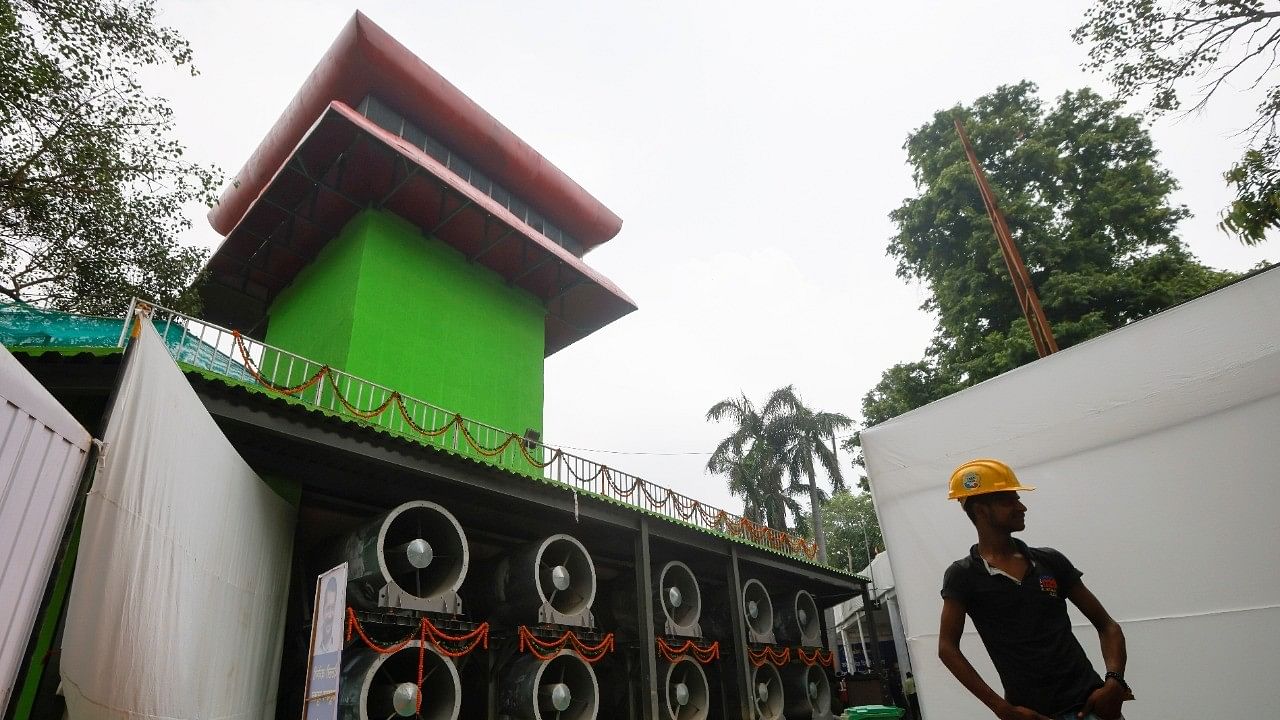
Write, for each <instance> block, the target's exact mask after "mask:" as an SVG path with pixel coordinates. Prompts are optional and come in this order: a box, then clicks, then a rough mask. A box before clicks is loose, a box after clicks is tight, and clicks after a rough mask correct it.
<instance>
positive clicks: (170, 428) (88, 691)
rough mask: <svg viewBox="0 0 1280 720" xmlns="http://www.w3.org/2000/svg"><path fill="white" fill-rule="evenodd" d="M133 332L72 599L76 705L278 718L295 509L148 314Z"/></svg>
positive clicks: (90, 713) (124, 713)
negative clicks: (217, 418)
mask: <svg viewBox="0 0 1280 720" xmlns="http://www.w3.org/2000/svg"><path fill="white" fill-rule="evenodd" d="M134 343H135V345H134V347H133V348H132V349H131V350H130V355H129V357H128V359H127V361H126V363H125V368H124V370H123V378H122V380H121V384H120V388H119V392H118V395H117V397H116V400H115V403H114V405H113V406H112V408H111V416H110V421H109V423H108V425H107V431H106V437H105V438H104V442H105V448H104V451H103V455H104V457H103V462H102V465H100V467H99V470H98V473H97V476H96V477H95V479H94V482H93V486H92V489H91V490H90V492H89V496H88V501H87V504H86V508H85V518H84V529H83V532H82V534H81V540H80V550H79V554H78V556H77V559H76V575H75V580H74V581H73V582H72V587H71V598H70V604H69V607H68V610H67V622H66V631H65V636H64V639H63V646H62V681H63V690H64V692H65V693H66V697H67V708H68V711H69V714H70V717H71V718H72V720H89V719H95V720H96V719H98V718H157V719H159V718H164V719H170V718H183V719H186V720H196V719H197V718H199V719H200V720H219V719H224V718H253V719H254V720H257V719H258V718H267V717H272V716H274V714H275V702H276V699H275V694H276V681H277V677H278V674H279V667H280V648H281V638H282V631H283V626H284V611H285V593H286V590H287V585H288V579H289V558H290V555H291V552H292V542H293V524H294V518H295V512H294V510H293V508H292V507H291V506H290V505H289V504H288V503H287V502H285V500H283V499H282V498H280V497H279V496H277V495H276V494H275V493H273V492H272V491H271V490H270V489H269V488H268V487H267V485H266V484H265V483H264V482H263V481H262V480H261V479H260V478H258V476H257V475H255V474H254V473H253V471H252V470H250V469H249V466H248V465H246V464H245V462H244V460H242V459H241V458H240V456H239V455H237V454H236V452H235V450H234V449H233V448H232V447H231V444H230V443H229V442H228V441H227V439H226V438H225V437H224V436H223V435H222V432H221V431H220V430H219V429H218V427H217V426H216V425H215V424H214V422H213V418H211V417H210V416H209V414H208V412H206V411H205V409H204V406H203V405H201V404H200V400H199V399H198V398H197V397H196V395H195V392H194V391H192V389H191V386H190V385H188V384H187V380H186V378H185V377H184V376H183V375H182V373H181V372H179V370H178V368H177V366H176V365H175V364H174V362H173V360H172V359H171V358H170V357H169V354H168V353H167V352H166V351H165V348H164V345H163V344H161V342H160V339H159V338H158V337H157V336H156V334H155V332H154V330H152V329H151V328H150V326H149V325H148V324H146V323H143V331H142V333H141V336H140V337H139V338H138V339H137V340H135V341H134Z"/></svg>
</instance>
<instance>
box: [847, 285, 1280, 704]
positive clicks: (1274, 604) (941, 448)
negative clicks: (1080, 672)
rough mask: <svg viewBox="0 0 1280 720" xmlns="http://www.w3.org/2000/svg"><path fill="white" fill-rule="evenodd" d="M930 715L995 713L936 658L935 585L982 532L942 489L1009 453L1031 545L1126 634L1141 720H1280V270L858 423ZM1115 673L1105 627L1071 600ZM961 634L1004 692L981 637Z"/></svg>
mask: <svg viewBox="0 0 1280 720" xmlns="http://www.w3.org/2000/svg"><path fill="white" fill-rule="evenodd" d="M862 445H863V449H864V451H865V452H866V459H867V469H868V472H869V475H870V479H871V489H872V492H873V494H874V496H875V501H876V505H877V510H878V512H879V515H880V521H881V523H882V525H883V529H884V537H885V540H886V542H887V544H888V549H889V554H890V557H891V558H892V559H893V573H894V578H895V580H896V582H897V586H896V590H897V593H898V599H899V602H900V607H901V609H902V618H903V623H904V626H905V630H906V635H907V644H908V647H909V649H910V652H911V659H912V664H913V666H914V672H915V674H916V677H917V679H918V681H919V684H918V687H919V693H920V698H921V701H922V703H923V705H924V713H925V715H926V716H928V717H931V718H946V719H947V720H985V719H986V718H989V717H991V713H990V712H988V711H987V709H986V708H985V707H983V706H982V705H980V704H979V703H978V702H977V701H976V700H974V699H973V698H972V697H971V696H969V694H968V693H967V692H966V691H965V690H964V688H963V687H961V686H960V684H959V683H958V682H956V681H955V679H954V678H952V677H951V675H950V673H948V672H947V670H946V668H944V667H943V666H942V664H941V663H940V662H939V661H938V659H937V652H936V647H937V639H938V617H939V614H940V611H941V608H942V600H941V599H940V597H939V594H938V592H939V589H940V587H941V584H942V574H943V571H944V570H945V569H946V567H947V565H948V564H950V563H951V562H952V561H953V560H956V559H958V558H960V557H962V556H963V555H965V554H966V553H967V552H968V549H969V546H970V545H971V544H972V543H973V542H975V541H976V538H975V533H974V531H973V526H972V525H971V524H970V523H969V520H968V519H967V518H966V517H965V515H964V513H963V512H962V511H961V509H960V508H959V507H958V506H957V504H956V503H955V502H948V501H947V500H946V499H945V498H946V482H947V478H948V476H949V475H950V472H951V470H952V469H953V468H954V467H955V466H957V465H958V464H960V463H961V462H964V461H966V460H970V459H973V458H976V457H994V458H999V459H1002V460H1004V461H1006V462H1008V463H1009V464H1010V465H1012V466H1013V467H1014V469H1015V470H1016V471H1017V472H1018V476H1019V479H1021V480H1023V481H1025V482H1028V483H1029V484H1031V485H1035V486H1038V490H1037V491H1035V492H1029V493H1025V496H1024V501H1025V502H1026V505H1027V507H1028V513H1027V530H1026V532H1024V533H1021V534H1020V537H1022V538H1023V539H1024V540H1025V541H1026V542H1027V543H1028V544H1030V545H1048V546H1052V547H1057V548H1058V549H1060V550H1062V551H1063V552H1064V553H1066V555H1067V556H1068V557H1069V558H1071V560H1072V561H1074V562H1075V564H1076V565H1077V566H1078V567H1079V568H1080V569H1081V570H1083V571H1084V582H1085V583H1086V585H1087V586H1088V587H1089V588H1090V589H1091V590H1093V592H1094V594H1096V595H1097V596H1098V598H1099V599H1100V600H1101V601H1102V603H1103V605H1104V606H1105V607H1106V608H1107V609H1108V610H1109V611H1110V612H1111V614H1112V616H1113V617H1115V618H1116V620H1118V621H1119V622H1120V624H1121V626H1122V627H1123V628H1124V631H1125V635H1126V637H1127V639H1128V645H1129V667H1128V672H1127V676H1126V677H1127V679H1128V680H1129V682H1130V684H1131V685H1132V686H1133V689H1134V693H1135V694H1136V695H1137V697H1138V700H1137V701H1136V702H1134V703H1131V704H1126V707H1125V717H1126V718H1129V720H1144V719H1146V718H1152V719H1153V720H1154V719H1155V718H1211V717H1212V718H1236V717H1240V718H1244V717H1248V718H1254V717H1277V716H1280V683H1278V682H1276V678H1277V677H1280V570H1277V569H1276V560H1275V556H1276V549H1277V548H1280V520H1277V514H1278V513H1280V482H1278V481H1277V470H1276V469H1277V468H1280V270H1271V271H1268V272H1265V273H1262V274H1260V275H1257V276H1255V277H1252V278H1249V279H1248V280H1244V281H1242V282H1239V283H1236V284H1234V285H1231V286H1229V287H1227V288H1224V289H1222V290H1219V291H1217V292H1215V293H1212V294H1210V295H1207V296H1205V297H1203V298H1200V299H1198V300H1195V301H1192V302H1189V303H1186V304H1184V305H1181V306H1179V307H1176V308H1173V309H1171V310H1169V311H1166V312H1163V313H1160V314H1158V315H1156V316H1154V317H1151V318H1148V319H1145V320H1142V321H1141V322H1137V323H1134V324H1133V325H1130V326H1128V327H1125V328H1122V329H1120V330H1117V331H1116V332H1113V333H1109V334H1107V335H1105V336H1103V337H1101V338H1097V339H1095V340H1091V341H1089V342H1087V343H1083V344H1081V345H1078V346H1075V347H1072V348H1069V349H1067V350H1065V351H1063V352H1060V353H1057V354H1055V355H1052V356H1050V357H1048V358H1045V359H1043V360H1039V361H1037V362H1034V363H1031V364H1030V365H1028V366H1026V367H1023V368H1020V369H1018V370H1015V371H1013V372H1010V373H1006V374H1005V375H1002V376H1000V377H998V378H995V379H993V380H989V381H987V382H985V383H982V384H980V385H978V386H976V387H973V388H969V389H968V390H965V391H964V392H961V393H957V394H956V395H953V396H951V397H949V398H946V399H943V400H940V401H938V402H935V403H932V404H930V405H928V406H926V407H923V408H920V409H919V410H916V411H914V412H911V413H907V414H906V415H903V416H901V417H898V418H896V419H894V420H891V421H889V422H887V423H884V424H882V425H879V426H877V427H874V428H871V429H869V430H867V431H865V432H864V433H863V434H862ZM1072 619H1073V622H1074V625H1075V631H1076V634H1077V636H1078V637H1079V638H1080V640H1081V643H1082V644H1083V645H1084V647H1085V649H1086V651H1087V652H1088V653H1089V655H1090V656H1091V658H1092V659H1093V661H1094V664H1095V666H1096V667H1098V668H1101V667H1102V657H1101V652H1100V650H1099V647H1098V636H1097V633H1096V632H1095V631H1094V629H1093V628H1092V627H1091V626H1089V625H1088V623H1087V622H1086V621H1085V619H1084V618H1083V616H1081V615H1080V614H1079V613H1077V612H1075V611H1074V609H1073V610H1072ZM968 630H969V632H968V633H966V635H965V638H964V640H963V642H962V644H961V647H962V649H963V650H964V652H965V654H966V655H967V656H968V657H969V659H970V660H972V661H973V663H974V665H975V666H976V667H977V668H978V669H979V671H980V672H981V673H982V674H983V676H984V677H985V678H986V679H987V680H988V682H990V683H991V684H992V686H993V687H996V688H997V689H998V688H999V679H998V677H997V676H996V674H995V671H994V670H993V668H992V665H991V663H990V662H989V660H988V659H987V654H986V651H985V650H984V649H983V647H982V645H981V643H980V642H979V641H978V638H977V636H976V634H974V633H973V632H972V624H971V623H970V624H969V625H968Z"/></svg>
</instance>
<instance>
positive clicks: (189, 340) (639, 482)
mask: <svg viewBox="0 0 1280 720" xmlns="http://www.w3.org/2000/svg"><path fill="white" fill-rule="evenodd" d="M133 317H138V318H140V319H141V318H148V319H149V320H150V322H151V325H152V327H154V328H155V329H156V332H158V333H159V334H160V336H161V337H162V339H163V340H164V341H165V346H166V347H167V348H168V349H169V352H170V354H171V355H172V356H173V357H174V359H175V360H177V361H179V362H181V363H184V364H186V365H189V366H191V367H195V368H199V369H201V370H205V371H208V372H212V373H215V374H218V375H222V376H224V377H227V378H231V379H234V380H238V381H241V382H244V383H247V384H251V385H255V386H258V387H261V388H264V389H265V390H267V391H268V392H270V393H272V394H276V395H281V396H285V397H290V398H293V399H294V400H296V401H299V402H301V403H304V404H306V405H309V406H312V407H315V408H320V409H323V410H326V411H328V412H330V413H334V414H337V415H340V416H344V417H348V418H352V419H354V420H356V421H358V422H361V423H366V424H369V425H373V426H376V427H379V428H382V429H383V430H384V431H386V432H388V433H391V434H394V435H398V436H401V437H405V438H410V439H412V440H415V441H418V442H421V443H424V444H427V445H432V446H435V447H438V448H441V449H443V450H447V451H449V452H452V453H456V454H461V455H465V456H469V457H472V458H475V459H477V460H481V461H484V462H488V463H491V464H494V465H500V466H502V467H504V468H506V469H508V470H512V471H515V472H518V473H521V474H523V475H526V476H529V477H534V478H539V479H542V480H550V481H554V482H558V483H563V484H564V485H566V486H568V487H571V488H573V489H575V490H578V491H583V492H589V493H594V494H596V495H601V496H604V497H607V498H610V499H613V500H616V501H618V502H621V503H625V504H627V505H631V506H634V507H637V508H640V509H642V510H647V511H649V512H653V513H657V514H660V515H664V516H666V517H668V518H671V519H673V520H678V521H681V522H684V523H688V524H691V525H695V526H697V527H701V528H703V529H706V530H710V531H713V532H718V533H723V534H726V535H729V536H732V537H739V538H742V539H745V540H747V541H748V542H752V543H754V544H757V545H762V546H765V547H768V548H771V549H774V550H777V551H780V552H784V553H787V554H791V555H797V556H800V557H804V558H807V559H810V560H812V559H814V557H815V554H816V548H815V546H814V544H813V543H812V542H810V541H809V540H806V539H804V538H799V537H795V536H793V535H789V534H787V533H783V532H781V531H777V530H772V529H770V528H768V527H765V526H762V525H759V524H757V523H754V522H752V521H750V520H747V519H746V518H743V517H742V516H740V515H736V514H733V513H730V512H727V511H725V510H721V509H719V508H715V507H712V506H710V505H707V504H705V503H702V502H699V501H697V500H694V499H693V498H690V497H688V496H687V495H683V494H681V493H678V492H675V491H674V490H671V489H669V488H665V487H662V486H661V485H656V484H654V483H651V482H649V481H647V480H644V479H643V478H640V477H637V476H635V475H632V474H630V473H626V472H622V471H620V470H616V469H614V468H611V467H609V466H607V465H604V464H601V463H598V462H595V461H594V460H588V459H587V458H584V457H580V456H577V455H573V454H571V453H568V452H565V451H564V450H562V449H560V448H557V447H555V446H551V445H546V444H544V443H542V442H539V441H538V440H535V439H533V438H526V437H521V436H519V435H517V434H515V433H512V432H509V431H507V430H503V429H501V428H497V427H494V426H492V425H487V424H485V423H482V422H478V421H475V420H471V419H469V418H465V417H463V416H462V415H460V414H458V413H456V412H452V411H450V410H446V409H444V408H441V407H438V406H436V405H433V404H431V403H429V402H427V401H425V400H420V399H418V398H414V397H411V396H408V395H404V394H402V393H400V392H397V391H396V390H394V389H392V388H389V387H387V386H385V385H380V384H378V383H375V382H372V381H369V380H365V379H363V378H359V377H356V376H354V375H351V374H350V373H346V372H343V371H342V370H340V369H338V368H334V367H330V366H329V365H325V364H324V363H320V362H316V361H315V360H310V359H308V358H305V357H302V356H301V355H297V354H296V353H291V352H289V351H287V350H284V349H281V348H277V347H273V346H271V345H267V344H266V343H262V342H259V341H257V340H254V339H253V338H250V337H248V336H245V335H242V334H241V333H239V332H238V331H235V330H229V329H227V328H224V327H220V326H218V325H214V324H212V323H207V322H205V321H203V320H200V319H198V318H194V317H191V316H188V315H184V314H182V313H179V312H177V311H174V310H169V309H167V308H163V307H159V306H157V305H153V304H151V303H147V302H145V301H142V300H137V299H135V300H134V301H133V302H132V303H130V305H129V314H128V315H127V316H126V318H133ZM132 327H133V323H131V322H128V321H127V320H126V322H125V324H124V327H123V328H122V330H121V332H120V339H119V345H120V346H121V347H123V346H124V345H125V344H126V342H127V341H128V339H129V333H130V328H132Z"/></svg>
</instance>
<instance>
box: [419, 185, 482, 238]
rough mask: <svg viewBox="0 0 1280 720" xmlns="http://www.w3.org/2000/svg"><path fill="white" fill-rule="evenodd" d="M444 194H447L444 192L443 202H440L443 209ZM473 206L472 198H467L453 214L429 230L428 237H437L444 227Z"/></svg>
mask: <svg viewBox="0 0 1280 720" xmlns="http://www.w3.org/2000/svg"><path fill="white" fill-rule="evenodd" d="M444 194H445V193H443V192H442V193H441V200H440V205H441V207H443V206H444V197H443V196H444ZM471 204H472V203H471V198H465V199H464V201H463V203H462V204H461V205H459V206H458V207H456V208H454V209H453V212H451V213H449V214H448V215H446V216H445V217H444V218H443V219H442V220H440V222H438V223H436V224H435V226H434V227H432V228H431V229H430V230H428V231H427V235H428V236H430V237H435V234H436V233H438V232H440V231H441V230H443V229H444V226H445V225H448V224H449V221H450V220H453V219H454V218H456V217H457V216H458V213H460V212H462V211H463V210H466V209H467V208H469V207H471Z"/></svg>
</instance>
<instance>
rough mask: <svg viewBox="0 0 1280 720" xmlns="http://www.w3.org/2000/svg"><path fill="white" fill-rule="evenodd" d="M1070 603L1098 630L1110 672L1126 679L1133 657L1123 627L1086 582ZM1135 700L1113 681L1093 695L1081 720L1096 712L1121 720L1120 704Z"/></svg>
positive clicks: (1073, 589)
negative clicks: (1129, 660) (1125, 673)
mask: <svg viewBox="0 0 1280 720" xmlns="http://www.w3.org/2000/svg"><path fill="white" fill-rule="evenodd" d="M1067 599H1068V600H1070V601H1071V602H1072V603H1073V604H1074V605H1075V606H1076V607H1078V608H1080V612H1082V613H1084V616H1085V617H1086V618H1088V619H1089V622H1090V623H1091V624H1092V625H1093V627H1094V628H1096V629H1097V631H1098V640H1099V641H1100V642H1101V644H1102V661H1103V663H1105V664H1106V666H1107V672H1113V673H1119V674H1121V675H1124V666H1125V663H1126V662H1128V659H1129V656H1128V651H1127V650H1126V649H1125V645H1124V631H1123V630H1121V629H1120V623H1118V622H1116V621H1115V620H1112V619H1111V615H1110V614H1109V613H1107V610H1106V608H1104V607H1102V603H1100V602H1098V598H1097V597H1095V596H1094V594H1093V593H1092V592H1090V591H1089V588H1087V587H1085V585H1084V583H1082V582H1078V583H1076V584H1075V585H1073V586H1072V587H1071V590H1070V591H1068V592H1067ZM1132 699H1133V693H1130V692H1129V691H1128V689H1127V688H1125V687H1124V686H1123V685H1121V684H1120V683H1119V682H1118V681H1117V680H1115V679H1114V678H1112V679H1109V680H1107V682H1106V684H1105V685H1103V686H1102V687H1100V688H1098V689H1097V690H1095V691H1094V692H1093V693H1092V694H1091V695H1089V699H1088V700H1087V701H1086V702H1085V706H1084V710H1083V711H1081V715H1080V716H1081V717H1084V716H1085V715H1087V714H1089V713H1090V712H1096V713H1097V714H1098V717H1100V718H1104V720H1105V719H1106V718H1118V717H1120V704H1121V703H1123V702H1124V701H1125V700H1132Z"/></svg>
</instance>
